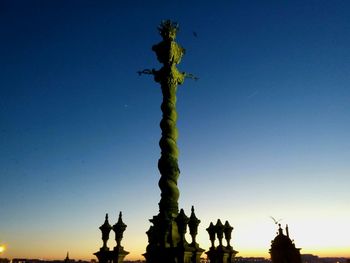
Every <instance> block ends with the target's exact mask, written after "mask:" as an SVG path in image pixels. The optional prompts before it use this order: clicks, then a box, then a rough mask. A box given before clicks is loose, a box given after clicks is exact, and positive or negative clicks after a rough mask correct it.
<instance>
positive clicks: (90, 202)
mask: <svg viewBox="0 0 350 263" xmlns="http://www.w3.org/2000/svg"><path fill="white" fill-rule="evenodd" d="M349 13H350V3H349V2H348V1H337V0H336V1H253V0H252V1H221V2H219V1H218V2H217V3H215V4H213V3H212V2H210V1H191V2H190V3H189V2H188V1H147V3H145V2H144V1H103V2H101V1H100V2H97V1H95V2H94V1H7V0H5V1H2V2H1V3H0V24H1V25H2V26H0V34H1V36H2V41H1V42H0V57H1V59H0V72H1V78H0V89H1V97H0V122H1V131H0V149H1V151H0V178H1V184H0V211H1V213H0V245H1V244H5V245H6V247H7V250H6V252H5V253H4V256H8V257H20V256H23V257H44V258H45V257H46V258H58V257H64V256H65V253H66V251H68V250H69V251H70V255H71V256H72V257H75V258H88V259H89V258H92V253H93V252H95V251H97V249H98V248H99V247H100V246H101V244H100V240H99V239H100V233H99V231H98V229H97V227H98V226H99V225H100V224H101V223H102V222H103V219H104V213H106V212H108V213H110V218H111V222H112V223H114V221H116V218H117V215H118V212H119V211H120V210H122V211H123V213H124V218H125V219H124V221H125V222H126V224H128V228H127V230H126V233H125V238H124V239H125V240H124V242H125V248H126V249H127V250H129V251H131V252H132V255H131V257H130V258H137V257H139V256H140V255H141V253H143V252H144V250H145V247H146V242H147V237H146V235H145V234H144V232H145V231H146V230H147V229H148V227H149V223H148V218H151V217H152V216H153V215H155V214H156V213H157V210H158V202H159V194H160V191H159V188H158V186H157V183H158V180H159V173H158V170H157V160H158V158H159V156H160V150H159V147H158V141H159V139H160V128H159V121H160V118H161V111H160V103H161V91H160V88H159V86H158V84H157V83H155V82H154V81H153V79H152V78H151V77H149V76H141V77H140V76H138V75H137V74H136V71H138V70H141V69H144V68H159V67H160V65H159V64H158V63H157V60H156V57H155V54H154V53H153V52H152V51H151V46H152V45H153V44H156V43H158V42H159V41H160V40H161V39H160V37H159V35H158V33H157V29H156V28H157V26H158V25H159V23H160V21H161V20H162V19H168V18H169V19H173V20H175V21H177V22H179V24H180V32H179V33H178V38H177V40H178V42H179V43H180V44H181V45H182V46H184V47H185V48H186V54H185V56H184V58H183V60H182V63H181V64H180V65H179V68H180V70H182V71H186V72H191V73H194V74H195V75H196V76H198V77H199V80H198V81H193V80H186V82H185V83H184V84H183V85H182V86H180V87H179V89H178V104H177V107H178V114H179V118H178V129H179V134H180V136H179V140H178V145H179V149H180V157H179V165H180V169H181V175H180V179H179V187H180V194H181V196H180V207H184V208H185V211H187V213H189V212H190V207H191V205H195V207H196V211H197V215H198V217H199V218H200V219H201V220H202V224H201V229H200V234H199V239H200V242H201V245H202V246H203V247H204V248H205V249H207V248H208V246H209V240H208V237H207V234H206V232H205V228H206V227H207V226H208V225H209V223H210V221H216V220H217V218H221V219H223V220H226V219H227V220H229V221H230V223H231V224H232V225H233V226H234V227H235V230H234V240H233V244H234V246H235V249H236V250H238V251H240V254H239V255H244V256H248V255H262V256H266V257H268V254H267V251H268V248H269V245H270V243H269V242H270V240H271V239H273V237H274V233H275V226H274V225H273V223H272V221H271V220H270V219H269V216H270V215H272V216H275V217H281V218H283V221H282V222H283V223H288V224H289V225H290V232H291V235H292V236H293V238H294V239H295V241H296V245H297V246H299V247H302V248H303V250H302V252H304V253H306V252H312V253H315V254H320V255H333V254H337V253H338V255H346V256H350V255H349V254H346V252H344V251H345V250H347V251H349V250H348V249H349V245H348V244H349V243H348V242H346V240H344V239H342V238H339V232H337V231H342V233H343V236H345V237H346V236H349V235H350V230H349V227H348V224H347V223H345V222H348V221H349V219H350V213H349V211H350V209H349V208H350V207H349V202H348V200H349V199H350V194H349V191H348V186H349V184H350V179H349V178H350V177H349V172H350V169H349V159H350V140H349V139H350V138H349V134H350V124H349V123H350V122H349V116H350V109H349V105H350V104H349V102H350V91H349V88H348V87H349V84H350V77H349V76H350V74H349V72H350V64H349V61H350V51H349V46H350V34H349V33H350V32H349V31H350V28H349V24H350V21H349V20H350V18H349V16H348V14H349ZM193 32H196V34H197V37H195V36H194V34H193ZM113 218H114V221H113ZM321 227H322V230H323V231H322V232H321V231H316V230H315V229H319V228H321ZM257 232H258V235H259V237H260V238H259V240H258V238H256V234H257ZM111 239H113V237H111ZM112 245H113V243H112V242H111V246H112ZM334 251H335V252H334ZM347 253H349V252H347Z"/></svg>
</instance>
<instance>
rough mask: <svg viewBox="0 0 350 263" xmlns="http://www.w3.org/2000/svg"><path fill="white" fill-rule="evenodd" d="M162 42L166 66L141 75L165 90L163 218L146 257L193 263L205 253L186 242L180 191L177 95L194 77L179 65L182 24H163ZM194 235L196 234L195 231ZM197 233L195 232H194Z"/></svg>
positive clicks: (160, 54)
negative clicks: (194, 254) (177, 41)
mask: <svg viewBox="0 0 350 263" xmlns="http://www.w3.org/2000/svg"><path fill="white" fill-rule="evenodd" d="M158 29H159V33H160V35H161V37H162V41H161V42H160V43H158V44H156V45H154V46H153V47H152V50H153V51H154V52H155V53H156V55H157V59H158V61H159V62H160V63H161V64H163V66H162V68H160V69H159V70H155V69H152V70H149V69H146V70H143V71H140V72H139V74H151V75H153V76H154V79H155V81H156V82H158V83H159V84H160V86H161V90H162V94H163V102H162V104H161V110H162V120H161V122H160V128H161V130H162V136H161V139H160V141H159V146H160V149H161V156H160V159H159V161H158V169H159V172H160V175H161V177H160V180H159V183H158V185H159V188H160V190H161V199H160V202H159V214H158V215H156V216H154V217H153V219H151V220H150V221H151V223H153V226H151V227H150V229H149V230H148V231H147V235H148V243H149V244H148V246H147V251H146V253H145V254H144V256H145V258H146V260H147V262H152V263H153V262H154V263H165V262H166V263H172V262H191V259H193V258H194V259H196V258H198V255H196V256H195V257H193V253H198V252H199V251H201V250H200V249H198V248H199V247H197V248H196V249H195V248H193V247H191V246H189V244H188V243H187V241H186V240H185V238H184V235H185V233H186V228H187V227H188V218H187V217H186V215H185V214H184V212H183V211H182V212H181V213H180V214H179V205H178V200H179V188H178V186H177V181H178V178H179V175H180V169H179V165H178V156H179V151H178V147H177V137H178V131H177V128H176V120H177V112H176V91H177V87H178V85H181V84H182V83H183V82H184V79H185V78H186V77H190V78H194V77H193V76H192V75H191V74H187V73H184V72H180V71H179V70H178V69H177V67H176V65H178V64H179V63H180V61H181V58H182V56H183V54H184V53H185V49H184V48H182V47H181V46H180V45H179V44H177V43H176V42H175V38H176V33H177V31H178V30H179V27H178V24H177V23H174V22H171V21H170V20H166V21H163V22H162V23H161V24H160V26H159V27H158ZM192 232H193V231H192ZM193 233H194V232H193Z"/></svg>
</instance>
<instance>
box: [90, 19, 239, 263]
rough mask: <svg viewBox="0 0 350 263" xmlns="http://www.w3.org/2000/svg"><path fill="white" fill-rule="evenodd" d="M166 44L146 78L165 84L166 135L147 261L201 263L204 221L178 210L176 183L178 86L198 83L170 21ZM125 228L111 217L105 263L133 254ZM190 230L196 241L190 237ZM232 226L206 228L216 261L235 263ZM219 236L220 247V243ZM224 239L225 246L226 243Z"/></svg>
mask: <svg viewBox="0 0 350 263" xmlns="http://www.w3.org/2000/svg"><path fill="white" fill-rule="evenodd" d="M158 29H159V33H160V35H161V37H162V41H161V42H160V43H158V44H156V45H154V46H153V47H152V50H153V51H154V52H155V53H156V55H157V59H158V61H159V62H160V63H161V64H162V67H161V68H160V69H159V70H155V69H151V70H150V69H145V70H143V71H139V72H138V73H139V74H140V75H141V74H149V75H153V77H154V80H155V81H156V82H157V83H159V84H160V86H161V90H162V94H163V102H162V105H161V110H162V114H163V115H162V120H161V122H160V128H161V130H162V136H161V139H160V141H159V146H160V149H161V156H160V159H159V161H158V169H159V172H160V174H161V178H160V180H159V184H158V185H159V188H160V190H161V198H160V202H159V213H158V214H157V215H155V216H153V218H152V219H150V222H151V223H152V225H151V226H150V228H149V230H148V231H147V232H146V233H147V236H148V245H147V248H146V253H145V254H144V257H145V259H146V262H147V263H199V262H200V257H201V255H202V254H203V252H204V249H202V248H201V247H200V246H199V244H198V243H197V242H196V236H197V229H198V225H199V223H200V220H199V219H198V218H197V217H196V215H195V212H194V208H193V207H192V209H191V214H190V216H189V217H188V216H187V215H186V214H185V212H184V210H183V209H181V210H180V211H179V205H178V200H179V194H180V191H179V188H178V186H177V182H178V179H179V175H180V169H179V165H178V155H179V153H178V148H177V137H178V131H177V128H176V120H177V112H176V91H177V86H178V85H181V84H183V82H184V80H185V78H192V79H196V77H194V76H193V75H192V74H189V73H185V72H180V71H179V70H178V69H177V67H176V66H177V65H178V64H179V63H180V61H181V58H182V56H183V55H184V53H185V49H184V48H182V47H181V46H180V45H179V44H178V43H176V42H175V38H176V34H177V32H178V30H179V27H178V24H177V23H174V22H171V21H170V20H166V21H163V22H162V23H161V24H160V26H159V27H158ZM125 228H126V225H125V224H124V223H123V222H122V219H121V214H120V216H119V220H118V223H117V224H116V225H114V226H113V227H111V226H110V225H109V223H108V216H107V215H106V220H105V223H104V224H103V225H102V226H101V227H100V230H101V231H102V240H103V246H102V247H101V248H100V250H99V251H98V252H96V253H95V255H96V256H97V258H98V260H99V262H101V263H107V262H112V263H119V262H122V261H123V259H124V257H125V256H126V255H127V254H128V252H127V251H125V250H124V249H123V247H122V246H121V244H120V242H121V239H122V237H123V232H124V230H125ZM111 229H113V231H114V232H115V235H116V242H117V245H116V247H115V248H114V249H113V250H109V248H108V247H107V240H108V238H109V232H110V230H111ZM188 230H189V233H190V236H191V241H190V242H188V241H187V240H186V239H185V234H186V232H187V231H188ZM232 230H233V227H231V226H230V224H229V223H228V222H227V221H226V222H225V224H222V222H221V220H219V219H218V221H217V223H216V224H215V225H214V224H213V223H211V224H210V226H209V227H208V228H207V231H208V234H209V238H210V241H211V247H210V249H209V251H207V252H206V254H207V255H208V259H209V260H210V262H211V263H231V262H233V258H234V256H235V255H236V254H237V253H238V252H237V251H235V250H234V249H233V248H232V246H231V245H230V240H231V233H232ZM216 238H217V239H218V244H215V241H216ZM223 239H225V241H226V242H225V244H224V242H223Z"/></svg>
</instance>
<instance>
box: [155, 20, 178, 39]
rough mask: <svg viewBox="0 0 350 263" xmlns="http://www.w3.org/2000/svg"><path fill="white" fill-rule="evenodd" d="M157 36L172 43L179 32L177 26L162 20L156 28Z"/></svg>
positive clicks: (174, 23) (169, 21)
mask: <svg viewBox="0 0 350 263" xmlns="http://www.w3.org/2000/svg"><path fill="white" fill-rule="evenodd" d="M158 30H159V34H160V35H161V36H162V38H163V39H164V40H168V41H174V40H175V38H176V33H177V31H179V24H178V23H176V22H172V21H171V20H169V19H168V20H163V21H162V22H161V23H160V25H159V26H158Z"/></svg>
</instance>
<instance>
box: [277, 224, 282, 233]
mask: <svg viewBox="0 0 350 263" xmlns="http://www.w3.org/2000/svg"><path fill="white" fill-rule="evenodd" d="M278 234H279V235H283V229H282V228H281V224H278Z"/></svg>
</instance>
